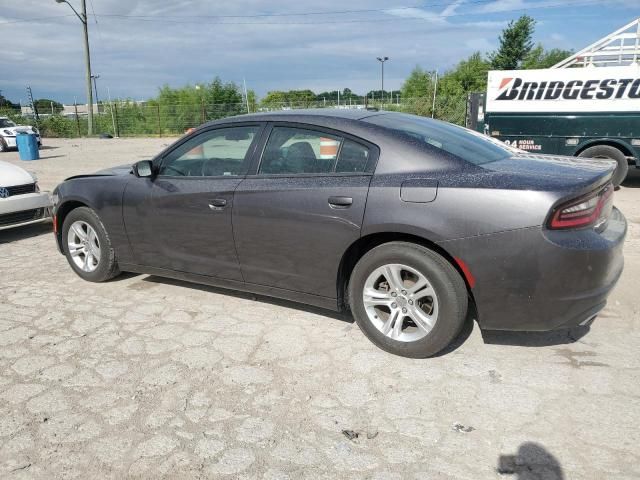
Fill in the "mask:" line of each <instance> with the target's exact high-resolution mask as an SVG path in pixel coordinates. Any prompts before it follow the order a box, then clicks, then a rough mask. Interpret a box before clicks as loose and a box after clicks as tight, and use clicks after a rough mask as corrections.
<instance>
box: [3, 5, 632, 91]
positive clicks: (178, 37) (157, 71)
mask: <svg viewBox="0 0 640 480" xmlns="http://www.w3.org/2000/svg"><path fill="white" fill-rule="evenodd" d="M69 1H70V2H71V3H73V4H78V3H79V2H78V0H69ZM508 1H511V2H514V1H517V2H520V4H521V3H522V2H523V1H524V0H498V1H496V2H492V4H489V5H485V6H484V7H491V6H493V7H492V8H493V9H496V8H497V6H498V5H502V6H503V8H504V6H505V4H506V2H508ZM554 1H555V2H556V3H557V2H558V0H554ZM634 1H635V0H634ZM396 2H397V4H398V5H402V4H403V3H404V4H405V5H406V4H407V3H411V2H404V1H403V0H394V3H396ZM5 3H7V4H8V5H3V11H2V16H3V17H4V18H31V17H47V16H59V15H65V14H68V13H70V10H69V8H68V6H66V5H59V4H57V3H55V2H54V1H53V0H20V2H5ZM434 3H435V2H434ZM443 3H444V2H443ZM536 3H540V2H536ZM93 4H94V7H95V10H96V13H98V14H119V15H145V16H151V18H150V17H145V18H146V19H147V20H148V19H156V20H158V19H164V20H167V21H166V22H156V21H152V22H151V21H143V20H144V19H140V18H132V17H129V18H126V19H123V18H119V17H102V16H100V17H99V18H98V22H99V24H98V25H97V26H96V24H95V22H94V20H93V18H92V17H90V24H89V27H90V37H91V52H92V65H93V70H94V72H95V73H98V74H100V80H99V81H98V87H99V88H100V89H101V90H102V91H103V92H101V93H100V96H101V97H104V95H105V93H106V91H105V89H106V87H107V86H109V87H110V90H111V94H112V96H129V97H134V98H141V97H148V96H152V95H155V94H156V92H157V88H158V87H159V86H161V85H163V84H164V83H169V84H170V85H174V86H179V85H183V84H186V83H191V84H193V83H197V82H204V81H209V80H211V79H212V78H213V77H214V76H216V75H219V76H220V77H221V78H222V79H223V80H225V81H236V82H237V83H240V82H242V79H243V77H246V79H247V83H248V86H249V88H254V89H256V90H257V92H258V93H259V94H264V93H265V92H266V91H267V90H270V89H276V88H283V89H287V88H312V89H314V90H329V89H337V88H344V87H349V88H351V89H353V90H355V91H358V92H366V91H368V90H369V89H374V88H378V83H379V65H378V63H377V62H376V61H375V57H376V56H379V55H388V56H389V57H390V58H391V60H390V61H389V62H388V63H387V64H385V85H388V87H389V88H393V89H398V88H400V85H401V83H402V79H403V78H405V77H406V75H407V74H408V73H409V72H410V71H411V69H412V68H413V67H414V66H415V65H416V64H420V65H422V66H423V67H425V68H428V69H435V68H438V69H439V70H440V71H443V70H444V69H446V68H448V67H451V66H452V65H454V64H455V63H457V62H458V61H459V60H460V59H462V58H464V57H465V56H467V55H469V54H470V53H472V52H474V51H476V50H492V49H494V48H495V45H494V44H492V42H496V41H497V37H498V34H499V32H500V30H501V29H502V28H504V26H505V24H506V22H507V21H508V20H509V19H510V18H512V17H513V16H512V15H511V14H502V15H500V16H498V14H491V16H488V15H486V14H480V13H478V12H476V13H474V12H475V9H476V7H475V6H473V4H471V3H469V2H467V3H465V2H460V1H454V2H451V3H450V4H449V5H447V6H443V7H442V10H441V11H440V12H435V11H427V10H425V9H421V8H398V7H396V8H393V7H390V2H389V1H388V0H353V1H351V2H348V3H346V2H344V1H343V0H325V2H324V3H322V4H315V5H314V7H311V6H310V5H309V4H306V3H304V2H299V1H297V0H272V1H271V2H269V3H266V2H264V1H261V0H244V1H237V0H236V1H222V0H220V1H216V2H212V1H211V0H175V1H174V2H172V3H169V2H158V1H154V0H93ZM90 5H91V4H90V2H88V8H89V13H90V14H91V7H90ZM511 5H513V3H512V4H511ZM359 9H377V10H378V11H376V12H368V13H353V14H348V13H342V14H334V15H306V16H285V17H254V18H233V17H225V18H224V19H220V18H211V16H212V15H248V14H252V15H257V14H264V13H273V12H285V13H299V12H302V11H307V12H309V11H344V10H359ZM362 20H371V21H370V22H361V21H362ZM343 21H345V22H350V23H331V22H343ZM220 22H225V23H231V24H227V25H221V24H220ZM252 22H257V23H259V25H255V24H254V25H246V24H242V23H252ZM609 22H610V23H611V22H614V23H611V25H610V28H609V27H608V26H607V27H606V31H610V30H614V29H615V28H617V27H618V26H620V25H621V24H622V23H624V22H622V23H620V25H618V23H619V22H618V21H617V20H613V21H611V20H609ZM282 23H290V24H282ZM301 23H303V24H301ZM565 24H566V21H565V20H564V19H562V18H560V19H558V20H557V21H556V22H555V23H554V22H551V23H550V25H549V28H553V29H554V30H555V31H558V30H561V31H563V32H564V30H562V29H563V28H564V26H565ZM545 28H546V27H545ZM576 28H578V27H576ZM606 31H605V33H606ZM551 33H552V32H548V33H547V35H550V34H551ZM588 33H589V32H587V33H585V35H587V34H588ZM0 35H1V36H2V38H3V45H4V47H5V48H3V49H1V50H0V65H2V67H1V68H0V89H2V90H3V94H5V95H7V96H8V97H9V98H10V99H11V100H14V101H17V100H19V99H20V98H21V97H23V98H24V87H25V86H26V85H31V86H32V87H33V88H34V94H35V95H36V96H38V97H45V96H48V97H53V98H56V99H60V100H63V101H67V102H71V101H73V98H74V97H77V98H78V101H82V100H83V99H84V76H83V75H84V64H83V49H82V29H81V25H80V22H79V21H78V19H77V18H75V17H64V18H55V19H52V20H51V21H50V22H38V23H34V22H25V23H14V24H4V25H0ZM566 38H567V40H566V41H565V43H562V42H561V41H558V42H557V43H558V45H557V46H559V47H562V48H574V49H575V48H578V47H580V46H581V44H573V43H569V42H574V41H575V40H574V39H573V37H572V36H571V35H570V34H569V33H567V34H566ZM543 40H544V37H543ZM587 43H588V42H584V44H587ZM489 47H490V48H489Z"/></svg>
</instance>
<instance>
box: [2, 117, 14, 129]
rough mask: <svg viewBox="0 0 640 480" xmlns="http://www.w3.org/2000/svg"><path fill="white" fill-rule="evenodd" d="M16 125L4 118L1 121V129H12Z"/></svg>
mask: <svg viewBox="0 0 640 480" xmlns="http://www.w3.org/2000/svg"><path fill="white" fill-rule="evenodd" d="M15 126H16V124H15V123H13V122H12V121H11V120H7V119H6V118H3V119H1V120H0V128H5V127H6V128H10V127H15Z"/></svg>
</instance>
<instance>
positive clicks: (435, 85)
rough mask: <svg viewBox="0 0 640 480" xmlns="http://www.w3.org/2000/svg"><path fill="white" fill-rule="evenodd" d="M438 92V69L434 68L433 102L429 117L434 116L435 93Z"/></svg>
mask: <svg viewBox="0 0 640 480" xmlns="http://www.w3.org/2000/svg"><path fill="white" fill-rule="evenodd" d="M437 92H438V70H436V81H435V83H434V85H433V104H432V105H431V118H434V116H435V113H436V93H437Z"/></svg>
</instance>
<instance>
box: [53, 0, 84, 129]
mask: <svg viewBox="0 0 640 480" xmlns="http://www.w3.org/2000/svg"><path fill="white" fill-rule="evenodd" d="M56 3H66V4H67V5H69V7H70V8H71V10H73V13H75V14H76V17H78V18H79V19H80V21H81V22H82V27H83V30H84V62H85V67H86V75H87V107H88V108H87V120H88V122H87V124H88V125H87V135H89V136H91V135H93V92H92V89H91V56H90V54H89V27H88V25H87V23H88V22H87V2H86V0H80V5H81V6H82V13H81V14H80V13H78V12H77V11H76V9H75V8H73V5H71V4H70V3H69V2H68V1H67V0H56Z"/></svg>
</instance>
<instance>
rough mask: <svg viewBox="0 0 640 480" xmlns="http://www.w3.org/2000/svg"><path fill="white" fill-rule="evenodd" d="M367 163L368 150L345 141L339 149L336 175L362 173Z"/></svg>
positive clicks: (352, 142) (351, 141) (357, 144)
mask: <svg viewBox="0 0 640 480" xmlns="http://www.w3.org/2000/svg"><path fill="white" fill-rule="evenodd" d="M368 162H369V149H368V148H367V147H365V146H364V145H361V144H359V143H357V142H354V141H353V140H349V139H347V140H345V141H344V143H343V144H342V148H341V149H340V156H339V158H338V163H337V165H336V170H335V171H336V173H350V172H354V173H355V172H364V171H365V170H366V168H367V163H368Z"/></svg>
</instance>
